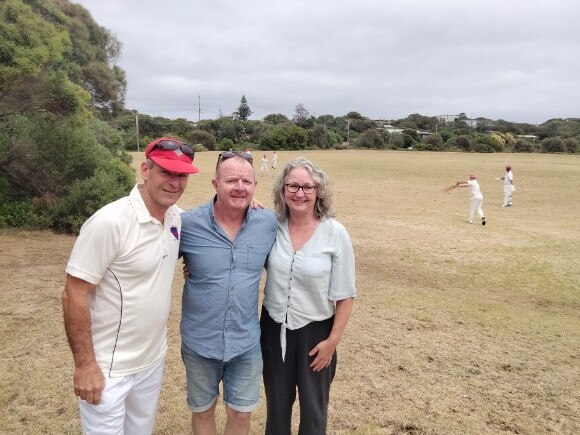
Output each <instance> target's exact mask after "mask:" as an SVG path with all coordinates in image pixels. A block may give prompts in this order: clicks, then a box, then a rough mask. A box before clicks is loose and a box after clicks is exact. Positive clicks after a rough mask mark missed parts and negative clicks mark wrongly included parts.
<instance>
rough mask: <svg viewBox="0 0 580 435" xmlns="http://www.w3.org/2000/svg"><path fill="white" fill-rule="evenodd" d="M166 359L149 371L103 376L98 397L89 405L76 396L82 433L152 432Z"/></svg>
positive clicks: (135, 434) (132, 434) (121, 434)
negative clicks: (101, 389) (102, 384)
mask: <svg viewBox="0 0 580 435" xmlns="http://www.w3.org/2000/svg"><path fill="white" fill-rule="evenodd" d="M164 368H165V358H162V359H161V360H160V361H159V362H158V363H157V364H155V365H154V366H153V367H151V368H150V369H148V370H145V371H143V372H139V373H135V374H133V375H128V376H121V377H119V378H106V383H105V388H104V390H103V394H102V395H101V400H100V401H99V403H98V404H97V405H90V404H88V403H87V402H85V401H84V400H80V399H79V406H80V414H81V422H82V426H83V433H84V434H87V435H97V434H99V435H147V434H151V433H152V432H153V427H154V426H155V416H156V414H157V403H158V402H159V393H160V391H161V382H162V381H163V370H164Z"/></svg>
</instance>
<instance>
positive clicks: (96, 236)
mask: <svg viewBox="0 0 580 435" xmlns="http://www.w3.org/2000/svg"><path fill="white" fill-rule="evenodd" d="M180 213H181V209H180V208H179V207H177V206H175V205H174V206H172V207H170V208H169V209H168V211H167V213H166V215H165V220H164V223H163V224H162V223H161V222H159V221H158V220H157V219H155V218H153V217H152V216H151V215H150V214H149V211H148V210H147V207H146V206H145V203H144V202H143V198H142V197H141V194H140V192H139V188H138V186H135V187H134V188H133V190H132V191H131V193H130V194H129V196H126V197H124V198H121V199H119V200H117V201H115V202H112V203H110V204H108V205H106V206H104V207H103V208H101V209H100V210H98V211H97V212H96V213H95V214H94V215H93V216H91V217H90V218H89V219H88V220H87V221H86V222H85V223H84V225H83V226H82V228H81V231H80V234H79V237H78V239H77V241H76V243H75V245H74V247H73V250H72V253H71V256H70V259H69V262H68V264H67V267H66V272H67V273H68V274H70V275H72V276H74V277H77V278H80V279H82V280H85V281H87V282H90V283H91V284H95V285H96V286H97V288H96V292H95V293H94V294H93V295H91V296H90V299H89V304H90V312H91V333H92V338H93V347H94V350H95V356H96V359H97V363H98V364H99V366H100V367H101V369H102V370H103V373H104V374H105V375H106V376H111V377H117V376H125V375H129V374H133V373H137V372H140V371H142V370H146V369H148V368H149V367H151V366H153V365H154V364H155V363H156V362H157V361H159V359H161V358H163V357H164V356H165V353H166V351H167V319H168V316H169V305H170V300H171V285H172V281H173V275H174V273H175V265H176V263H177V255H178V251H179V235H180V234H181V217H180Z"/></svg>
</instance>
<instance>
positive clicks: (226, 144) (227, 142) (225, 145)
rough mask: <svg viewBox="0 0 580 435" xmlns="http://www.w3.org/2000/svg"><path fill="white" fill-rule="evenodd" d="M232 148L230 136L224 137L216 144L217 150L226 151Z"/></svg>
mask: <svg viewBox="0 0 580 435" xmlns="http://www.w3.org/2000/svg"><path fill="white" fill-rule="evenodd" d="M233 148H234V141H233V140H231V139H230V138H227V137H226V138H224V139H222V140H221V141H220V143H219V144H218V150H219V151H228V150H231V149H233Z"/></svg>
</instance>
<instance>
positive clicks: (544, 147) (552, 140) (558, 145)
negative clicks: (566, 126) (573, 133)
mask: <svg viewBox="0 0 580 435" xmlns="http://www.w3.org/2000/svg"><path fill="white" fill-rule="evenodd" d="M540 151H541V152H543V153H563V152H564V141H562V138H560V137H558V136H556V137H547V138H545V139H542V142H540Z"/></svg>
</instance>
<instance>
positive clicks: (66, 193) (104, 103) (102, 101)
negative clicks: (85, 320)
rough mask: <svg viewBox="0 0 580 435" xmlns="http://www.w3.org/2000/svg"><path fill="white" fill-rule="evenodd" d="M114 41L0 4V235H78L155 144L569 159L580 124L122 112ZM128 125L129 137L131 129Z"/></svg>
mask: <svg viewBox="0 0 580 435" xmlns="http://www.w3.org/2000/svg"><path fill="white" fill-rule="evenodd" d="M121 49H122V44H121V43H120V42H119V41H118V40H117V39H116V37H115V36H114V35H112V34H111V33H110V32H109V31H108V30H107V29H105V28H103V27H101V26H99V25H98V24H97V23H96V22H95V21H94V20H93V18H92V17H91V15H90V13H89V12H88V11H87V10H86V9H84V8H83V7H82V6H80V5H78V4H74V3H71V2H70V1H69V0H3V1H2V2H0V227H10V226H14V227H31V228H49V229H52V230H55V231H62V232H73V233H74V232H77V231H78V230H79V228H80V226H81V225H82V223H83V222H84V220H85V219H86V218H87V217H88V216H89V215H90V214H92V213H93V212H94V211H96V210H97V209H98V208H100V207H101V206H103V205H104V204H106V203H107V202H110V201H112V200H114V199H116V198H119V197H121V196H123V195H125V194H127V192H129V190H130V189H131V187H132V185H133V184H134V182H135V174H134V171H133V170H132V168H131V165H130V163H131V158H130V156H129V154H128V153H127V151H130V150H135V149H137V148H139V149H144V147H145V146H146V145H147V143H149V142H150V141H151V140H152V139H154V138H155V137H159V136H171V137H174V138H176V139H181V140H184V141H186V142H189V143H191V144H192V145H193V146H194V147H195V148H196V149H197V151H203V150H227V149H237V150H241V149H245V148H250V149H257V150H301V149H337V150H343V149H352V148H363V149H393V150H397V149H404V150H418V151H421V150H429V151H447V150H452V151H471V152H503V151H509V152H535V151H541V152H576V151H577V149H578V142H579V140H580V119H577V118H575V119H551V120H548V121H546V122H545V123H543V124H541V125H532V124H526V123H511V122H508V121H505V120H490V119H485V118H477V119H475V120H469V119H467V117H466V116H465V114H460V116H458V117H457V118H456V119H455V120H454V121H452V122H444V121H442V120H440V119H438V118H437V117H429V116H423V115H420V114H411V115H409V116H408V117H406V118H404V119H394V120H373V119H370V118H368V117H365V116H363V115H361V114H360V113H358V112H349V113H347V114H345V115H343V116H333V115H330V114H329V115H321V116H314V115H311V114H310V112H309V111H308V109H307V108H306V107H304V105H303V104H301V103H298V104H296V106H295V107H294V112H293V115H292V116H291V117H288V116H286V115H284V114H281V113H273V114H270V115H267V116H265V117H264V118H263V119H260V120H253V119H250V117H251V115H252V113H253V112H252V110H251V108H250V104H249V102H248V100H247V98H246V96H245V95H243V96H242V97H241V101H240V103H239V106H238V107H237V109H236V110H235V111H233V112H232V114H231V115H228V116H223V115H221V116H219V117H218V118H217V119H206V120H201V121H199V122H192V121H189V120H187V119H184V118H178V119H168V118H163V117H152V116H149V115H147V114H140V113H137V112H136V111H134V110H129V109H127V108H125V91H126V86H127V83H126V78H125V73H124V71H123V70H122V69H121V68H120V67H119V66H118V65H116V62H117V60H118V58H119V55H120V53H121ZM135 117H137V118H138V131H137V126H136V123H135Z"/></svg>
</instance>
